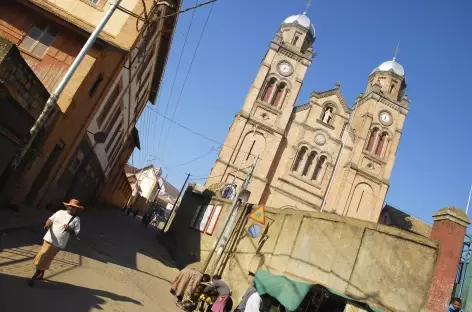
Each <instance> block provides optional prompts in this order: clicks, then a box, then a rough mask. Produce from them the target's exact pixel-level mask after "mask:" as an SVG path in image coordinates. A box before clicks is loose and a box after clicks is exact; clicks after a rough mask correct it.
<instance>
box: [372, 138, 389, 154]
mask: <svg viewBox="0 0 472 312" xmlns="http://www.w3.org/2000/svg"><path fill="white" fill-rule="evenodd" d="M387 137H388V135H387V132H383V133H382V134H381V135H380V138H379V143H378V144H377V148H376V149H375V156H378V157H383V156H384V151H385V147H386V146H387Z"/></svg>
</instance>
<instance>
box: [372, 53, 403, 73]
mask: <svg viewBox="0 0 472 312" xmlns="http://www.w3.org/2000/svg"><path fill="white" fill-rule="evenodd" d="M379 71H380V72H389V71H390V72H394V73H395V74H397V75H398V76H401V77H405V70H404V69H403V66H402V65H400V64H399V63H397V61H396V59H395V58H393V60H391V61H386V62H383V63H382V64H380V65H379V66H378V67H376V68H375V69H374V70H373V71H372V72H371V73H370V74H371V75H372V74H373V73H375V72H379Z"/></svg>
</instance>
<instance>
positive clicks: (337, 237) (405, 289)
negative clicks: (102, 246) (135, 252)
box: [165, 188, 439, 312]
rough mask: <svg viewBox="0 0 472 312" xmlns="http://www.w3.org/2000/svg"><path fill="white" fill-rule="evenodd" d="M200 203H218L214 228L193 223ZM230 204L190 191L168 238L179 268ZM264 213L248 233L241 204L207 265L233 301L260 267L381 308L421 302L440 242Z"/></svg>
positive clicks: (195, 256)
mask: <svg viewBox="0 0 472 312" xmlns="http://www.w3.org/2000/svg"><path fill="white" fill-rule="evenodd" d="M198 205H222V213H221V215H220V217H219V220H218V222H217V224H216V228H215V231H214V233H213V234H212V235H209V234H207V233H203V232H200V231H198V230H195V229H194V228H192V227H191V226H190V224H191V222H192V218H193V216H194V215H195V212H196V210H197V207H198ZM230 209H231V202H230V201H228V200H225V199H221V198H217V197H211V196H205V195H203V194H195V193H193V192H192V190H191V188H190V189H189V190H187V192H186V194H185V196H184V198H183V201H182V204H181V205H180V208H179V210H178V211H177V214H176V216H175V218H174V220H173V222H172V225H171V227H170V229H169V231H168V232H167V235H166V239H165V243H166V245H167V247H169V249H170V252H171V253H172V255H173V257H174V259H175V260H176V262H177V264H178V265H179V267H184V266H186V265H188V264H191V263H195V262H202V263H203V262H204V261H205V259H206V258H207V256H208V255H209V253H210V251H211V250H212V249H213V247H214V246H215V243H216V239H217V237H218V235H219V233H220V232H221V229H222V227H223V225H224V221H225V219H226V217H227V215H228V213H229V211H230ZM265 216H266V224H265V226H262V228H261V230H262V234H261V235H260V236H258V237H256V238H251V237H250V236H249V234H248V227H249V226H251V225H252V224H253V223H254V222H253V221H251V220H250V219H248V218H247V211H244V209H241V211H240V214H239V217H238V220H237V222H236V224H235V227H234V231H233V233H232V236H231V238H230V240H229V242H228V245H227V248H226V250H225V252H224V254H223V258H222V259H221V261H220V263H219V266H218V267H217V271H216V272H209V273H222V274H223V279H224V280H225V281H227V282H228V283H229V284H230V286H231V288H232V291H233V300H234V301H235V302H238V301H239V300H240V298H241V296H242V295H243V294H244V292H245V291H246V290H247V288H248V287H249V285H250V283H251V281H252V277H251V275H252V274H253V273H255V271H256V270H257V269H259V268H264V269H266V270H268V271H270V272H272V273H274V274H281V275H285V276H287V277H289V278H292V279H295V280H300V281H306V282H310V283H313V284H322V285H324V286H326V287H329V288H331V289H334V290H336V291H338V292H341V293H344V294H346V295H348V296H350V297H353V298H356V299H360V300H363V301H368V302H369V303H371V304H373V305H375V306H378V307H379V308H382V309H384V310H386V311H395V312H415V311H420V310H421V308H422V307H423V306H424V304H425V301H426V298H427V295H428V291H429V288H430V284H431V278H432V275H433V271H434V267H435V262H436V258H437V255H438V249H439V244H438V242H436V241H432V240H430V239H428V238H425V237H423V236H419V235H416V234H412V233H408V232H405V231H402V230H399V229H396V228H393V227H389V226H385V225H381V224H377V223H372V222H366V221H361V220H357V219H353V218H348V217H341V216H338V215H335V214H331V213H320V212H307V211H298V210H280V209H271V208H267V207H266V208H265ZM213 258H214V257H213ZM213 260H214V259H212V261H213ZM212 264H213V263H212V262H210V265H209V268H212V267H213V265H212ZM207 272H208V270H207Z"/></svg>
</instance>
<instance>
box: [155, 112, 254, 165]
mask: <svg viewBox="0 0 472 312" xmlns="http://www.w3.org/2000/svg"><path fill="white" fill-rule="evenodd" d="M149 109H150V110H151V111H153V112H154V113H156V114H158V115H159V116H161V117H162V118H164V119H165V120H168V121H170V122H171V123H173V124H175V125H177V126H179V127H181V128H182V129H185V130H187V131H188V132H190V133H193V134H195V135H196V136H199V137H202V138H204V139H205V140H208V141H210V142H213V143H216V144H218V145H219V146H222V147H227V148H230V149H232V150H235V149H236V147H235V146H231V145H226V144H223V143H221V142H218V141H216V140H214V139H212V138H209V137H207V136H205V135H203V134H201V133H198V132H196V131H194V130H192V129H190V128H188V127H186V126H184V125H182V124H180V123H178V122H176V121H175V120H171V119H170V118H169V117H166V116H164V115H163V114H161V113H159V112H158V111H156V110H155V109H153V108H151V107H149ZM240 152H241V153H244V154H249V155H250V156H257V155H256V154H252V153H248V152H244V151H240ZM259 159H262V158H261V157H259Z"/></svg>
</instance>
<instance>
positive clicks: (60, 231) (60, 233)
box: [28, 199, 84, 286]
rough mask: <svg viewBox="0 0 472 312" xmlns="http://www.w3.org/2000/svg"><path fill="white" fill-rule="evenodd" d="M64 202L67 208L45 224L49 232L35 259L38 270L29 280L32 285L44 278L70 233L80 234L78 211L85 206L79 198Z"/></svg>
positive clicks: (55, 214) (64, 245)
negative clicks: (45, 272)
mask: <svg viewBox="0 0 472 312" xmlns="http://www.w3.org/2000/svg"><path fill="white" fill-rule="evenodd" d="M63 204H64V206H65V207H66V210H59V211H57V212H56V213H54V214H53V215H52V216H51V217H49V219H48V220H47V221H46V224H45V225H44V228H45V229H46V230H47V232H46V235H44V238H43V240H44V242H43V246H42V247H41V249H40V250H39V252H38V254H37V255H36V257H35V258H34V261H33V264H34V265H35V266H36V272H35V273H34V275H33V277H32V278H31V279H30V280H29V281H28V284H29V285H30V286H34V282H35V281H37V280H42V279H43V278H44V271H46V270H48V269H49V267H50V265H51V262H52V260H53V259H54V257H55V256H56V255H57V253H58V252H59V251H60V250H63V249H64V248H65V247H66V245H67V242H68V240H69V237H70V234H75V235H78V234H79V232H80V219H79V217H77V213H78V212H79V211H83V210H84V207H83V206H81V205H80V202H79V201H78V200H77V199H71V200H70V202H69V203H63Z"/></svg>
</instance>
